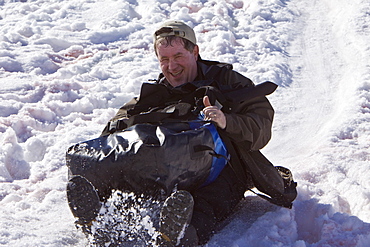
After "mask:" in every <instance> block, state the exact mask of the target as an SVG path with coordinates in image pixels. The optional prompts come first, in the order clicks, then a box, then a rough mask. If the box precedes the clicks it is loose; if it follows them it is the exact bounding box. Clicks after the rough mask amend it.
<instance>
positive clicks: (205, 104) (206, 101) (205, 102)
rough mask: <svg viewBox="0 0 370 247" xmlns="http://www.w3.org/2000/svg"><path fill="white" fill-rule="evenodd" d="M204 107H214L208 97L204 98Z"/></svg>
mask: <svg viewBox="0 0 370 247" xmlns="http://www.w3.org/2000/svg"><path fill="white" fill-rule="evenodd" d="M203 105H204V107H207V106H212V105H211V102H210V101H209V98H208V96H204V97H203Z"/></svg>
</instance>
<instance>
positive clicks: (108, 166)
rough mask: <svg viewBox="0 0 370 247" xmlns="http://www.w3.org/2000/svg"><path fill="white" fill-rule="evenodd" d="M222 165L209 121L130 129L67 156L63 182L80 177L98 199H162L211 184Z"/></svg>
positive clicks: (218, 143) (221, 145)
mask: <svg viewBox="0 0 370 247" xmlns="http://www.w3.org/2000/svg"><path fill="white" fill-rule="evenodd" d="M227 161H228V153H227V150H226V147H225V145H224V143H223V141H222V139H221V138H220V136H219V135H218V133H217V130H216V127H215V126H214V125H213V124H212V123H209V122H204V121H192V122H178V123H173V122H171V123H167V124H165V123H164V124H156V125H154V124H136V125H134V126H131V127H129V128H127V129H124V130H122V131H117V132H115V133H113V134H110V135H108V136H101V137H99V138H96V139H93V140H89V141H86V142H82V143H78V144H76V145H73V146H71V147H70V148H69V149H68V151H67V157H66V162H67V166H68V168H69V177H70V178H71V177H73V176H76V175H79V176H82V177H85V178H86V179H87V180H89V181H90V182H91V183H92V184H93V186H94V187H95V188H96V190H97V191H98V194H99V197H100V198H101V199H102V200H104V199H106V198H108V197H109V196H110V195H111V192H112V190H121V191H124V190H130V191H132V192H136V193H144V194H147V193H151V192H153V194H157V193H158V191H160V192H161V194H162V195H164V196H168V195H170V194H171V192H172V191H173V190H174V189H175V188H176V189H179V190H189V191H191V190H193V189H196V188H198V187H201V186H204V185H206V184H208V183H210V182H212V181H213V180H214V179H216V177H217V176H218V174H219V173H220V172H221V170H222V169H223V168H224V166H225V165H226V164H227Z"/></svg>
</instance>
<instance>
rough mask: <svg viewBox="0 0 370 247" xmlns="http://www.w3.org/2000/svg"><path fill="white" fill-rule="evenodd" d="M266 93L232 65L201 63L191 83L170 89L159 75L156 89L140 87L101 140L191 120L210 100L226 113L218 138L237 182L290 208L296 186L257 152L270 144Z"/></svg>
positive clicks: (270, 122) (151, 85) (152, 85)
mask: <svg viewBox="0 0 370 247" xmlns="http://www.w3.org/2000/svg"><path fill="white" fill-rule="evenodd" d="M265 89H266V87H261V88H257V87H256V86H255V85H254V83H253V82H252V81H251V80H250V79H248V78H246V77H244V76H243V75H241V74H239V73H237V72H235V71H234V70H232V65H230V64H224V63H219V62H213V61H204V60H200V61H198V75H197V77H196V79H195V80H194V82H189V83H187V84H184V85H182V86H180V87H176V88H173V87H172V86H171V85H170V84H169V83H168V82H167V80H166V78H164V77H163V74H160V75H159V78H158V80H157V81H156V83H155V84H143V86H142V89H141V93H140V97H138V98H137V97H136V98H134V99H132V100H131V101H130V102H128V103H126V104H125V105H124V106H122V107H121V108H120V109H119V111H118V112H117V114H116V116H115V117H114V118H113V119H112V120H111V121H110V122H109V123H108V124H107V126H106V127H105V129H104V130H103V133H102V135H103V136H104V135H108V134H110V133H112V132H114V131H116V130H120V129H125V128H127V127H129V126H132V125H134V124H136V123H143V122H152V123H156V122H163V121H178V120H192V119H195V118H196V117H197V115H198V113H199V112H200V110H201V109H202V108H203V107H204V106H203V105H202V98H203V96H204V95H208V96H210V98H211V103H213V104H220V107H222V108H221V110H222V111H223V112H224V113H225V116H226V128H225V129H224V130H221V129H220V130H219V133H220V135H221V136H223V139H225V141H226V143H227V145H228V149H229V150H231V157H232V158H231V166H232V168H233V170H234V171H235V173H236V174H237V175H238V177H239V179H240V180H242V181H247V178H248V177H252V179H253V183H254V185H255V186H256V187H257V188H258V189H259V190H260V191H262V192H264V193H266V194H267V195H269V196H270V197H271V198H267V199H268V200H270V201H271V202H273V203H275V204H278V205H281V206H286V207H290V206H291V202H292V201H293V200H294V198H295V197H296V191H295V183H294V184H292V185H291V184H290V183H289V184H286V181H285V180H284V179H282V177H281V173H279V172H278V170H277V169H275V167H274V166H273V165H272V164H271V163H270V162H269V161H268V160H267V159H266V158H265V157H264V156H263V155H262V154H261V153H260V152H259V151H258V150H259V149H261V148H263V147H264V146H265V145H266V144H267V143H268V141H269V140H270V138H271V126H272V121H273V116H274V110H273V108H272V106H271V104H270V103H269V101H268V100H267V98H266V97H265V95H267V94H269V93H271V90H270V91H269V90H267V91H266V90H265ZM274 89H275V88H274ZM274 89H273V90H274ZM273 90H272V91H273ZM169 109H172V110H171V111H169ZM173 109H174V110H173ZM248 186H249V185H247V184H246V189H249V188H248Z"/></svg>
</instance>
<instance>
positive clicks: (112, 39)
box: [0, 0, 370, 247]
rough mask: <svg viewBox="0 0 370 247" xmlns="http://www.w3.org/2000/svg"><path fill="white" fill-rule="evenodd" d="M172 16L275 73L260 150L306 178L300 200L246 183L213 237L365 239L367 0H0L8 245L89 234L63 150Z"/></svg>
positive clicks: (261, 71)
mask: <svg viewBox="0 0 370 247" xmlns="http://www.w3.org/2000/svg"><path fill="white" fill-rule="evenodd" d="M168 19H178V20H182V21H184V22H186V23H187V24H188V25H190V26H192V27H193V28H194V30H195V32H196V35H197V37H198V44H199V46H200V51H201V55H202V57H203V58H204V59H210V60H219V61H223V62H229V63H232V64H233V65H234V69H235V70H236V71H238V72H240V73H242V74H243V75H245V76H247V77H249V78H251V79H252V80H253V81H254V82H255V83H256V84H258V83H261V82H263V81H265V80H270V81H273V82H275V83H277V84H278V85H279V88H278V89H277V91H276V92H275V93H274V94H272V95H270V96H269V99H270V101H271V103H272V105H273V106H274V108H275V110H276V116H275V121H274V126H273V137H272V140H271V141H270V143H269V144H268V145H267V146H266V148H264V149H263V150H262V151H263V153H264V154H265V155H266V156H267V157H268V158H269V159H270V160H271V161H272V162H273V163H274V164H275V165H282V166H286V167H288V168H290V169H291V170H292V172H293V174H294V178H295V180H296V181H297V182H298V192H299V196H298V198H297V199H296V201H295V202H294V207H293V209H291V210H289V209H285V208H280V207H277V206H273V205H271V204H269V203H267V202H265V201H263V200H262V199H258V198H256V197H255V196H253V195H250V194H248V195H246V196H247V197H246V200H245V201H244V202H243V203H242V204H241V206H240V207H239V209H238V210H237V211H236V213H235V214H234V215H233V216H231V217H230V219H229V220H227V221H226V222H225V224H224V225H225V226H224V228H223V229H222V230H221V231H220V232H218V233H217V234H216V235H214V237H213V238H212V239H211V240H210V241H209V243H208V246H222V247H224V246H233V247H236V246H240V247H247V246H251V247H258V246H266V247H270V246H294V247H305V246H312V247H314V246H315V247H316V246H345V247H348V246H358V247H366V246H370V224H369V222H370V157H369V152H370V150H369V149H370V92H369V90H370V62H369V61H370V36H369V34H370V27H369V23H370V2H369V1H368V0H336V1H334V0H320V1H316V0H244V1H242V0H219V1H218V0H177V1H174V0H154V1H153V0H127V1H121V0H104V1H103V0H85V1H83V0H63V1H62V0H49V1H47V0H29V1H26V0H24V1H22V0H21V1H10V0H0V245H1V246H85V245H86V243H87V241H86V239H85V237H84V235H83V234H82V233H81V232H79V231H78V230H77V229H76V228H75V226H74V223H73V222H74V218H73V217H72V214H71V212H70V211H69V208H68V205H67V201H66V192H65V187H66V183H67V168H66V165H65V152H66V150H67V148H68V147H69V146H71V145H73V144H75V143H77V142H80V141H85V140H89V139H93V138H96V137H97V136H99V134H100V132H101V131H102V129H103V127H104V125H105V124H106V122H107V121H108V120H109V119H110V118H111V117H112V116H113V115H114V114H115V113H116V111H117V109H118V108H119V107H120V106H121V105H122V104H123V103H125V102H127V101H128V100H129V99H131V98H132V97H133V96H135V95H137V94H138V93H139V89H140V86H141V84H142V83H143V82H147V80H148V79H153V78H156V77H157V75H158V73H159V72H160V69H159V66H158V63H157V60H156V57H155V54H154V51H153V45H152V33H153V31H154V30H155V28H156V27H158V25H159V24H160V23H162V22H163V21H165V20H168Z"/></svg>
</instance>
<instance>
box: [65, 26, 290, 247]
mask: <svg viewBox="0 0 370 247" xmlns="http://www.w3.org/2000/svg"><path fill="white" fill-rule="evenodd" d="M196 43H197V42H196V37H195V33H194V31H193V29H192V28H190V27H189V26H187V25H186V24H184V23H183V22H180V21H169V22H165V23H163V24H162V25H161V26H160V27H159V28H158V30H157V31H156V32H155V33H154V49H155V53H156V55H157V58H158V61H159V64H160V68H161V70H162V73H161V74H160V75H159V78H158V80H157V82H156V83H157V84H159V85H164V86H165V87H166V88H167V89H166V90H168V92H169V93H170V94H172V93H175V92H178V91H182V93H183V95H186V93H185V94H184V88H189V87H188V84H191V86H192V88H197V87H201V86H205V87H206V88H208V89H209V88H214V91H216V92H217V93H218V95H219V94H220V93H221V95H222V97H220V96H215V97H212V93H211V94H209V95H204V96H202V98H201V99H200V100H201V101H202V103H203V105H202V108H203V109H202V114H203V116H204V120H205V121H211V122H213V123H214V124H215V125H216V126H217V129H218V132H219V133H220V135H221V136H222V137H223V139H224V140H225V141H227V142H228V149H229V153H230V154H231V160H230V162H229V165H226V166H225V168H224V169H223V170H222V171H221V173H220V174H219V176H218V177H217V178H216V179H215V180H214V181H213V182H211V183H209V184H208V185H205V186H200V187H197V188H196V189H193V190H191V191H189V192H187V191H177V192H175V193H173V194H172V195H171V196H170V197H168V198H167V200H166V201H165V203H164V208H163V209H162V211H161V219H160V221H161V226H160V231H161V234H162V239H161V240H160V242H161V245H163V246H177V245H179V246H196V245H197V244H204V243H206V242H207V241H208V240H209V239H210V237H211V236H212V234H213V233H214V232H215V230H216V226H217V224H218V223H219V222H220V221H222V220H223V219H225V218H226V217H227V216H229V215H230V214H231V213H232V212H233V209H234V207H235V206H236V205H237V204H238V203H239V202H240V200H242V199H243V197H244V192H245V191H246V190H248V189H251V188H253V187H254V186H257V188H259V189H260V190H262V191H263V192H265V193H267V194H269V195H271V197H273V198H272V199H271V198H270V199H269V198H268V199H269V200H270V201H271V202H273V203H276V204H278V205H282V206H286V207H290V206H291V201H293V200H294V198H295V194H294V192H295V186H294V184H293V185H292V186H293V187H294V188H293V190H294V191H293V193H291V191H287V188H288V187H289V188H290V187H291V186H290V185H291V178H288V179H287V181H288V182H286V180H284V179H282V178H281V176H280V174H281V173H282V172H281V171H279V172H278V171H277V170H276V169H275V168H274V167H273V166H272V165H271V163H269V162H268V161H267V160H266V159H265V158H264V157H263V156H262V155H261V153H260V152H259V151H258V150H259V149H261V148H263V147H264V146H265V145H266V144H267V142H268V141H269V140H270V137H271V126H272V120H273V115H274V110H273V108H272V107H271V105H270V103H269V102H268V100H267V99H266V97H265V95H267V94H268V93H267V92H264V90H262V93H261V92H257V93H256V90H254V91H253V89H254V88H256V87H255V86H254V84H253V82H252V81H251V80H250V79H248V78H246V77H244V76H242V75H241V74H239V73H237V72H235V71H233V70H232V66H231V65H229V64H222V63H218V62H213V61H205V60H202V59H201V57H200V56H199V47H198V45H197V44H196ZM246 89H247V90H249V89H251V90H250V91H245V90H246ZM243 90H244V91H243ZM211 91H212V90H211ZM185 92H187V91H185ZM192 92H193V91H190V92H189V93H192ZM230 92H231V93H232V94H228V93H230ZM246 92H247V93H246ZM217 93H216V95H217ZM244 94H246V95H244ZM230 95H232V97H231V98H232V99H230ZM250 95H253V96H250ZM213 96H214V95H213ZM223 96H225V97H226V98H228V100H226V101H229V103H230V104H228V105H227V106H224V105H221V104H220V101H222V100H219V99H221V98H223ZM227 96H229V97H227ZM146 97H150V96H146V95H141V96H140V98H139V99H137V98H135V99H133V100H132V101H130V102H129V103H127V104H125V105H124V106H123V107H122V108H121V109H120V110H119V111H118V113H117V115H116V116H115V117H114V118H113V119H112V120H111V121H110V123H108V125H107V126H106V128H105V129H104V131H103V133H102V136H104V135H109V134H110V133H113V132H114V131H116V130H118V129H125V128H127V127H129V124H127V122H125V120H127V119H129V118H131V117H135V116H137V115H140V114H142V113H144V112H145V113H147V112H148V111H154V110H155V109H156V108H158V105H157V104H159V103H157V101H156V100H155V98H154V100H152V101H150V102H152V105H150V106H148V105H145V104H143V103H142V101H145V99H146ZM211 98H212V99H211ZM234 98H236V99H238V100H234ZM211 101H212V103H213V104H211ZM226 101H225V100H224V101H222V102H226ZM230 101H233V102H230ZM198 103H199V102H198ZM137 109H139V110H137ZM186 116H191V114H190V115H186ZM194 118H196V117H194V116H193V117H187V119H182V120H193V119H194ZM121 120H122V121H123V122H122V121H121ZM117 121H121V122H120V123H121V126H120V127H119V128H118V127H117V124H116V123H117ZM256 160H257V161H258V162H256ZM261 167H262V168H263V167H264V168H263V169H264V170H262V168H261ZM288 177H289V176H288ZM264 179H265V180H266V181H260V180H264ZM289 179H290V180H289ZM252 180H253V182H252ZM257 180H258V181H257ZM268 180H274V181H275V182H274V181H268ZM70 187H73V186H70ZM273 187H277V189H276V190H274V189H271V188H273ZM68 191H70V192H69V193H70V194H73V189H70V190H68ZM271 191H272V192H271ZM270 192H271V193H270ZM286 193H288V194H289V193H290V194H293V196H291V197H290V198H289V199H287V200H285V197H284V195H285V194H286ZM89 196H91V193H90V195H89ZM70 206H71V209H72V208H73V205H71V204H70ZM88 210H90V209H88ZM88 210H87V211H88ZM72 212H73V209H72ZM74 215H75V216H76V215H77V214H76V213H75V212H74ZM184 230H185V231H184Z"/></svg>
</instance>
